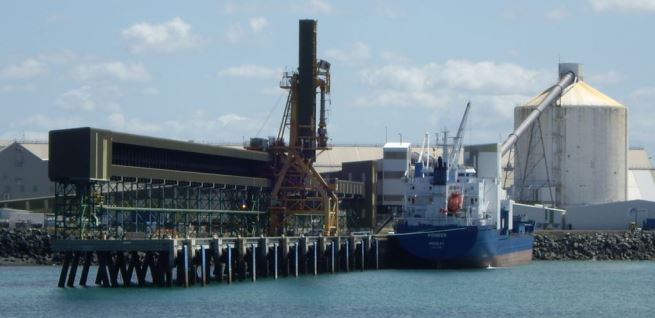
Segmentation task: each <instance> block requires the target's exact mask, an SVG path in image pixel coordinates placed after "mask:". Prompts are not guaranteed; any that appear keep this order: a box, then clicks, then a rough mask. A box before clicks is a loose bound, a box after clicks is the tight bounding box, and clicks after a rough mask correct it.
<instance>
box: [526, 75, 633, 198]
mask: <svg viewBox="0 0 655 318" xmlns="http://www.w3.org/2000/svg"><path fill="white" fill-rule="evenodd" d="M559 71H560V77H562V76H563V75H564V74H566V73H569V72H571V71H573V72H574V74H575V75H577V76H576V78H575V80H574V81H573V83H572V84H571V85H568V86H567V87H564V88H563V90H562V93H561V95H560V96H559V98H556V99H555V100H554V101H553V103H554V105H551V106H554V107H546V108H545V109H544V110H543V112H542V113H541V115H540V116H539V119H538V120H536V121H535V122H534V124H533V125H531V127H530V128H528V129H527V130H526V131H525V133H524V134H522V135H521V136H520V137H519V138H518V141H517V142H516V146H515V154H514V162H515V166H514V186H515V188H514V193H515V195H514V196H515V198H516V199H517V200H520V201H541V202H551V203H554V204H555V205H556V206H559V207H565V208H566V207H573V206H580V205H585V204H598V203H607V202H615V201H623V200H625V199H626V196H627V195H626V194H627V150H628V146H627V145H628V124H627V120H628V110H627V108H626V107H625V106H624V105H622V104H620V103H619V102H617V101H616V100H614V99H612V98H610V97H608V96H607V95H605V94H603V93H601V92H600V91H598V90H596V89H595V88H593V87H591V86H590V85H589V84H587V83H586V82H584V81H583V76H582V67H581V65H580V64H574V63H566V64H560V66H559ZM554 87H555V86H553V87H550V88H548V89H547V90H545V91H544V92H542V93H541V94H539V95H537V96H535V97H534V98H532V99H531V100H529V101H528V102H527V103H525V104H524V105H521V106H517V107H516V108H515V109H514V122H515V126H518V125H519V124H520V123H522V122H523V121H524V120H525V119H526V117H528V116H529V114H530V113H531V112H532V111H533V110H534V109H535V108H536V107H537V105H539V104H540V103H541V101H542V100H544V97H545V96H546V95H548V93H549V92H550V91H551V90H553V89H554ZM551 198H552V199H551Z"/></svg>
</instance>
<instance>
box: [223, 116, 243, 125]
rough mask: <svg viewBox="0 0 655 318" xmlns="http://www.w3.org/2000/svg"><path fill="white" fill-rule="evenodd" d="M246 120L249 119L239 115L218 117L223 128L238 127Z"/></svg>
mask: <svg viewBox="0 0 655 318" xmlns="http://www.w3.org/2000/svg"><path fill="white" fill-rule="evenodd" d="M245 120H248V118H246V117H243V116H240V115H237V114H227V115H222V116H220V117H218V122H219V123H221V125H223V126H230V125H238V124H240V123H242V122H243V121H245Z"/></svg>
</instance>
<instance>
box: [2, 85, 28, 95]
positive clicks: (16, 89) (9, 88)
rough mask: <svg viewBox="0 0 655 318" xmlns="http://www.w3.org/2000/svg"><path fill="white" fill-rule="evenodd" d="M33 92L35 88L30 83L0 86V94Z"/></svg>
mask: <svg viewBox="0 0 655 318" xmlns="http://www.w3.org/2000/svg"><path fill="white" fill-rule="evenodd" d="M35 91H36V86H35V85H34V84H32V83H27V84H18V85H12V84H8V85H2V86H0V93H32V92H35Z"/></svg>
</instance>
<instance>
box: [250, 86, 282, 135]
mask: <svg viewBox="0 0 655 318" xmlns="http://www.w3.org/2000/svg"><path fill="white" fill-rule="evenodd" d="M284 95H285V93H284V92H283V93H282V94H280V96H279V97H278V98H277V101H276V102H275V104H273V107H272V108H271V110H270V111H269V112H268V115H267V116H266V119H265V120H264V122H263V123H262V126H261V127H260V128H259V130H258V131H257V133H256V134H255V137H259V134H260V133H261V132H262V130H264V127H266V124H268V121H269V120H270V119H271V115H273V112H274V111H275V110H276V109H277V107H278V105H279V104H280V101H281V100H282V96H284Z"/></svg>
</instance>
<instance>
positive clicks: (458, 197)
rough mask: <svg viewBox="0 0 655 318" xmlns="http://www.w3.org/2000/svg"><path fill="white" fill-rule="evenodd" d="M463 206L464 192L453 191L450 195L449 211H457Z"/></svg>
mask: <svg viewBox="0 0 655 318" xmlns="http://www.w3.org/2000/svg"><path fill="white" fill-rule="evenodd" d="M461 208H462V194H461V193H459V192H453V193H451V194H450V196H449V197H448V213H455V212H457V211H459V210H460V209H461Z"/></svg>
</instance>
